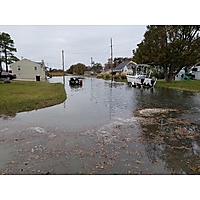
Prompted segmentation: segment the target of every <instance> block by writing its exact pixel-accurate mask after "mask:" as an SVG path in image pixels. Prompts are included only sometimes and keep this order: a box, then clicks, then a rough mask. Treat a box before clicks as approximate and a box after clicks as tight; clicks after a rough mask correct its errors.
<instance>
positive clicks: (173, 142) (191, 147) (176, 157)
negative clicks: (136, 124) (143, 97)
mask: <svg viewBox="0 0 200 200" xmlns="http://www.w3.org/2000/svg"><path fill="white" fill-rule="evenodd" d="M141 127H142V130H143V131H142V132H141V133H140V141H141V142H142V143H143V144H144V145H145V150H146V152H147V155H148V158H149V160H150V161H151V162H152V163H157V162H158V163H159V162H162V163H164V168H165V169H166V170H168V171H170V172H171V173H172V174H199V173H200V135H199V130H200V126H198V125H196V124H193V123H191V122H189V121H188V120H181V119H178V118H171V116H170V113H168V114H167V115H163V114H162V115H161V116H156V117H155V116H154V117H153V119H151V118H149V119H148V120H147V121H143V122H141Z"/></svg>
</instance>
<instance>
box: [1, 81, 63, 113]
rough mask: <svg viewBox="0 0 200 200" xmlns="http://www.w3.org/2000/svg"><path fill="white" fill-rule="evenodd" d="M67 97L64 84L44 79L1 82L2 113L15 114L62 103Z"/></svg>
mask: <svg viewBox="0 0 200 200" xmlns="http://www.w3.org/2000/svg"><path fill="white" fill-rule="evenodd" d="M65 99H66V92H65V89H64V86H63V84H61V83H49V82H43V81H37V82H36V81H15V80H14V81H11V83H7V84H4V83H2V82H0V114H6V115H10V116H13V115H15V114H16V113H18V112H23V111H31V110H35V109H39V108H44V107H49V106H53V105H56V104H59V103H62V102H63V101H64V100H65Z"/></svg>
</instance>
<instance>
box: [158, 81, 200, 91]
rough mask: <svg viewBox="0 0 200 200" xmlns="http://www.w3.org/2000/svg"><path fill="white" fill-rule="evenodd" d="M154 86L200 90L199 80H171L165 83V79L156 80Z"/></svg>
mask: <svg viewBox="0 0 200 200" xmlns="http://www.w3.org/2000/svg"><path fill="white" fill-rule="evenodd" d="M156 87H163V88H170V89H177V90H185V91H191V92H200V80H191V81H188V80H184V81H173V82H172V83H167V82H166V81H165V80H158V81H157V82H156Z"/></svg>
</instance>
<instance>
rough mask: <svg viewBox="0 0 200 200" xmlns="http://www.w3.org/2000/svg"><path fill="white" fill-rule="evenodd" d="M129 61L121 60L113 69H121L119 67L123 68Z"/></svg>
mask: <svg viewBox="0 0 200 200" xmlns="http://www.w3.org/2000/svg"><path fill="white" fill-rule="evenodd" d="M128 63H129V62H127V61H126V62H125V61H124V62H121V63H120V64H119V65H117V67H115V69H114V70H116V71H117V70H121V69H123V68H124V67H125V66H126V65H127V64H128Z"/></svg>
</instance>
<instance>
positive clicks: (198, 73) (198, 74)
mask: <svg viewBox="0 0 200 200" xmlns="http://www.w3.org/2000/svg"><path fill="white" fill-rule="evenodd" d="M192 72H193V73H194V76H195V79H197V80H200V65H198V66H195V67H193V68H192Z"/></svg>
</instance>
